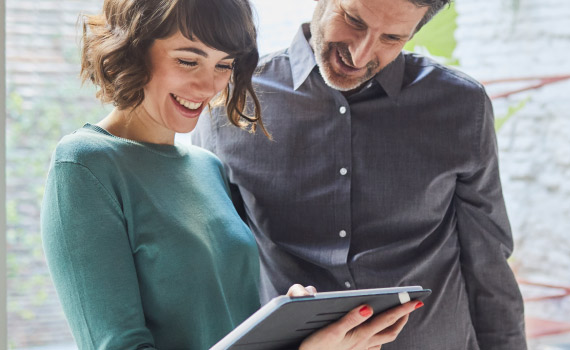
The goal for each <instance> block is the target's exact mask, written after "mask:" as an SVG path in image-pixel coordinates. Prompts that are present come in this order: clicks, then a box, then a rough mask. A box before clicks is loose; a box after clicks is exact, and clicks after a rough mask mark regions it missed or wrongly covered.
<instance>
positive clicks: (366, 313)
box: [358, 306, 372, 317]
mask: <svg viewBox="0 0 570 350" xmlns="http://www.w3.org/2000/svg"><path fill="white" fill-rule="evenodd" d="M358 312H359V313H360V315H361V316H362V317H368V316H370V315H372V309H371V308H370V307H369V306H363V307H362V308H361V309H360V310H358Z"/></svg>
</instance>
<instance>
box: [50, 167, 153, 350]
mask: <svg viewBox="0 0 570 350" xmlns="http://www.w3.org/2000/svg"><path fill="white" fill-rule="evenodd" d="M41 229H42V239H43V245H44V251H45V255H46V259H47V263H48V267H49V270H50V273H51V276H52V279H53V282H54V284H55V287H56V290H57V293H58V296H59V299H60V301H61V304H62V306H63V310H64V312H65V314H66V317H67V320H68V322H69V325H70V328H71V331H72V333H73V336H74V338H75V340H76V342H77V344H78V347H79V348H80V349H82V350H83V349H126V350H131V349H132V350H135V349H137V350H138V349H154V345H153V344H154V340H153V338H152V335H151V333H150V331H149V330H148V328H146V327H145V317H144V313H143V308H142V303H141V297H140V292H139V285H138V280H137V272H136V269H135V263H134V259H133V255H132V252H131V248H130V243H129V238H128V236H127V230H126V222H125V220H124V217H123V214H122V210H121V207H120V205H119V203H118V201H117V200H116V199H115V197H113V196H112V195H111V194H110V193H109V192H108V191H107V189H106V188H105V187H104V186H103V185H102V184H101V183H100V182H99V180H98V179H97V178H96V177H95V176H94V175H93V173H92V172H91V171H90V170H89V169H88V168H86V167H84V166H82V165H80V164H76V163H71V162H61V163H59V162H55V163H54V164H53V166H52V168H51V170H50V172H49V175H48V179H47V183H46V190H45V194H44V201H43V205H42V214H41Z"/></svg>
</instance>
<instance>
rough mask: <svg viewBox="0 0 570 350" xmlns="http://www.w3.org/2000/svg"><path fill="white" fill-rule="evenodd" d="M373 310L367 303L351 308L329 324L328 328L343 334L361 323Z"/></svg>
mask: <svg viewBox="0 0 570 350" xmlns="http://www.w3.org/2000/svg"><path fill="white" fill-rule="evenodd" d="M372 313H373V310H372V308H371V307H370V306H369V305H361V306H359V307H357V308H354V309H352V310H351V311H349V312H348V313H347V314H346V315H344V316H343V317H342V318H341V319H340V320H338V321H336V322H335V323H333V324H332V325H330V326H329V327H330V330H331V331H332V332H334V333H335V334H342V335H343V336H344V335H345V334H346V333H348V332H350V331H351V330H353V329H354V328H356V327H358V326H359V325H361V324H362V323H363V322H364V321H366V320H368V319H369V318H370V317H371V316H372Z"/></svg>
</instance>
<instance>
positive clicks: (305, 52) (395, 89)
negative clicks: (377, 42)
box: [289, 23, 405, 99]
mask: <svg viewBox="0 0 570 350" xmlns="http://www.w3.org/2000/svg"><path fill="white" fill-rule="evenodd" d="M310 37H311V34H310V31H309V23H303V24H302V25H301V27H300V28H299V30H298V31H297V34H296V35H295V38H294V39H293V42H292V43H291V46H290V48H289V60H290V64H291V72H292V75H293V88H294V89H295V90H297V89H298V88H299V87H300V86H301V85H303V83H304V82H305V80H307V77H308V76H309V74H310V73H311V72H312V71H313V69H314V68H315V66H316V65H317V62H316V60H315V55H314V53H313V49H312V48H311V45H309V38H310ZM404 69H405V58H404V55H403V53H401V52H400V54H399V55H398V56H397V57H396V59H395V60H394V61H392V63H390V64H389V65H387V66H386V67H384V69H382V70H381V71H380V72H379V73H378V74H376V76H375V77H374V78H372V79H373V80H376V81H377V82H378V83H379V84H380V86H382V88H383V89H384V91H386V94H387V95H388V97H390V98H391V99H396V98H397V97H398V95H399V94H400V91H401V89H402V81H403V79H404Z"/></svg>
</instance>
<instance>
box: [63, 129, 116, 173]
mask: <svg viewBox="0 0 570 350" xmlns="http://www.w3.org/2000/svg"><path fill="white" fill-rule="evenodd" d="M118 146H119V145H118V144H117V143H116V142H113V140H112V139H110V138H109V137H105V135H102V134H101V133H98V132H96V131H93V130H91V129H90V128H87V127H83V128H80V129H78V130H76V131H74V132H73V133H71V134H69V135H66V136H64V137H63V138H62V139H61V140H60V141H59V143H58V144H57V147H56V148H55V151H54V153H53V156H52V158H53V159H52V160H53V161H54V162H56V163H77V164H81V165H87V164H89V163H93V162H98V161H103V160H105V161H108V160H109V159H110V158H113V157H114V155H115V154H116V153H117V152H116V151H117V147H118Z"/></svg>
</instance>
